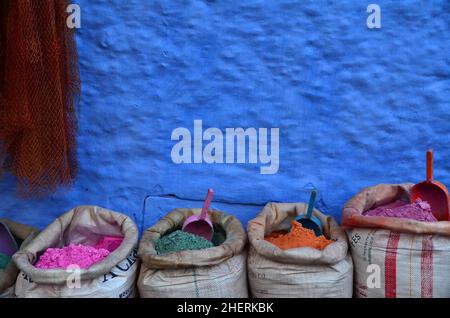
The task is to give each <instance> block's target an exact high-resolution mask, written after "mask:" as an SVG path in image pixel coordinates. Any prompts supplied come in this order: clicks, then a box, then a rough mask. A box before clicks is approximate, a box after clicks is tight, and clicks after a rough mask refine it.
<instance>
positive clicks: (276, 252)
mask: <svg viewBox="0 0 450 318" xmlns="http://www.w3.org/2000/svg"><path fill="white" fill-rule="evenodd" d="M306 210H307V204H304V203H269V204H267V205H266V206H265V207H264V209H263V210H262V212H261V213H260V214H259V215H258V216H257V217H256V218H254V219H253V220H251V221H250V222H249V223H248V226H247V230H248V235H249V240H250V250H249V255H248V259H247V270H248V276H249V283H250V290H251V294H252V296H253V297H256V298H270V297H297V298H307V297H313V298H325V297H328V298H331V297H336V298H344V297H351V296H352V281H353V265H352V260H351V257H350V255H349V253H348V245H347V238H346V236H345V233H344V231H343V230H342V229H341V228H340V227H339V225H338V224H337V223H336V221H335V220H334V219H333V218H332V217H331V216H326V215H324V214H323V213H321V212H320V211H318V210H316V209H314V211H313V215H314V216H316V217H317V218H319V220H320V221H321V223H322V224H323V228H324V229H323V233H324V236H325V237H326V238H327V239H329V240H332V242H331V243H330V244H328V245H327V246H326V247H325V248H324V249H323V250H319V249H315V248H311V247H300V248H291V249H281V248H279V247H278V246H276V245H274V244H271V243H269V242H268V241H267V240H266V239H265V237H266V236H268V235H269V234H271V233H273V232H276V231H282V230H284V231H287V230H289V229H290V228H291V226H292V221H294V220H295V219H296V218H297V217H298V215H300V214H304V213H306Z"/></svg>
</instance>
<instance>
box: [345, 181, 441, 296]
mask: <svg viewBox="0 0 450 318" xmlns="http://www.w3.org/2000/svg"><path fill="white" fill-rule="evenodd" d="M412 186H413V184H412V183H404V184H380V185H377V186H373V187H369V188H366V189H363V190H362V191H360V192H359V193H358V194H356V195H355V196H354V197H353V198H351V199H350V200H349V201H348V202H347V203H346V204H345V206H344V209H343V212H342V226H343V227H344V228H345V230H346V233H347V237H348V239H349V241H350V249H351V253H352V257H353V263H354V271H355V274H354V289H353V290H354V296H356V297H362V298H375V297H377V298H380V297H381V298H402V297H408V298H411V297H413V298H432V297H443V298H448V297H450V277H449V276H448V275H447V273H448V272H449V271H450V263H449V262H448V260H449V259H450V222H449V221H437V220H436V218H435V217H434V216H433V214H432V211H431V207H430V205H429V204H428V203H427V202H425V201H417V202H411V201H410V190H411V187H412Z"/></svg>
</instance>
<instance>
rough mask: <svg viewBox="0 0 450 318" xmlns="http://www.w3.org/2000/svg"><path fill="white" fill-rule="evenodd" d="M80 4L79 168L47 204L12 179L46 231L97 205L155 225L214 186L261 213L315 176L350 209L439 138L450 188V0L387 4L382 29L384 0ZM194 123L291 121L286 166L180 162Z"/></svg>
mask: <svg viewBox="0 0 450 318" xmlns="http://www.w3.org/2000/svg"><path fill="white" fill-rule="evenodd" d="M372 2H373V1H372ZM76 3H79V4H80V5H81V9H82V28H81V30H80V31H79V33H78V46H79V56H80V69H81V75H82V81H83V96H82V100H81V106H80V110H79V126H80V127H79V139H78V141H79V149H78V153H79V162H80V173H79V177H78V179H77V181H76V183H75V184H74V186H73V187H72V188H71V189H70V190H64V191H61V192H58V193H56V194H54V195H52V196H49V197H48V198H45V199H40V200H21V199H19V198H17V197H16V196H15V191H14V183H13V180H12V179H11V178H8V179H7V180H4V181H3V182H2V183H1V184H0V193H1V194H0V207H1V211H2V212H1V214H2V216H7V217H10V218H13V219H17V220H19V221H23V222H27V223H31V224H35V225H38V226H40V227H43V226H45V225H46V224H48V223H49V222H50V221H51V220H52V219H54V218H55V217H56V216H58V215H59V214H61V213H63V212H65V211H66V210H68V209H70V208H71V207H73V206H76V205H80V204H96V205H100V206H104V207H107V208H110V209H113V210H117V211H122V212H125V213H127V214H129V215H132V216H133V217H135V219H136V221H137V222H139V224H141V222H143V223H142V224H143V227H147V226H149V225H150V224H152V223H154V222H155V221H156V220H157V218H158V217H160V216H161V215H162V214H164V213H165V212H166V211H168V210H170V209H171V208H174V207H184V206H200V205H201V203H200V202H197V201H195V200H201V199H202V198H203V196H204V194H205V191H206V188H207V187H213V188H214V189H215V190H216V197H215V198H216V203H215V204H214V205H215V207H217V208H222V209H224V210H226V211H228V212H230V213H233V214H235V215H237V216H238V217H239V218H240V219H241V220H242V221H243V222H244V223H245V222H247V221H248V220H249V219H250V218H252V217H253V216H254V215H255V214H256V213H257V212H258V211H259V210H260V207H259V206H258V205H262V204H264V203H265V202H267V201H304V200H305V199H306V193H307V189H309V188H310V186H311V185H314V186H316V187H317V188H318V189H319V191H320V193H321V202H320V203H319V206H320V207H321V208H323V209H324V210H325V211H326V212H328V213H331V214H333V215H334V216H335V217H336V218H338V219H340V210H341V207H342V206H343V204H344V203H345V201H346V200H348V199H349V198H350V197H351V196H352V195H353V194H355V193H356V192H357V191H359V190H360V189H361V188H363V187H365V186H369V185H373V184H377V183H384V182H387V183H395V182H404V181H412V182H415V181H419V180H421V179H423V178H424V171H425V168H424V167H425V162H424V157H425V155H424V153H425V150H426V149H427V148H428V147H433V148H434V149H435V151H436V161H435V168H436V169H435V176H436V178H437V179H439V180H441V181H442V182H444V183H446V184H447V185H449V186H450V160H449V159H450V143H449V133H450V128H449V121H450V105H449V103H450V53H449V52H450V2H449V1H446V0H440V1H439V0H436V1H401V2H400V1H384V0H383V1H382V0H377V1H376V3H378V4H379V5H380V6H381V9H382V28H381V29H380V30H369V29H368V28H367V27H366V18H367V15H368V14H367V13H366V7H367V5H368V4H369V3H371V2H369V1H349V0H341V1H294V0H288V1H273V2H272V1H271V2H269V1H213V0H211V1H200V0H198V1H144V0H133V1H131V0H129V1H121V0H95V1H92V0H78V1H76ZM194 119H202V120H203V125H204V127H205V128H206V127H218V128H221V129H225V128H226V127H244V128H247V127H255V128H259V127H269V128H270V127H279V128H280V133H281V136H280V170H279V172H278V174H276V175H261V174H260V173H259V166H257V165H205V164H203V165H182V166H177V165H175V164H173V163H172V161H171V158H170V152H171V147H172V146H173V144H174V142H172V141H171V140H170V136H171V132H172V130H173V129H175V128H177V127H187V128H190V129H192V127H193V121H194ZM163 194H175V195H176V196H178V197H179V198H182V199H183V200H180V199H175V198H164V197H158V196H159V195H163ZM147 196H150V197H149V198H148V199H147V201H146V204H145V208H144V201H145V198H146V197H147ZM218 201H220V202H222V203H217V202H218Z"/></svg>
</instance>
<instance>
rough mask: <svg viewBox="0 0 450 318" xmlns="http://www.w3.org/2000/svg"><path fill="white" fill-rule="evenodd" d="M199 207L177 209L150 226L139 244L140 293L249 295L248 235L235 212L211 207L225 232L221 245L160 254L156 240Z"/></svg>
mask: <svg viewBox="0 0 450 318" xmlns="http://www.w3.org/2000/svg"><path fill="white" fill-rule="evenodd" d="M199 213H200V209H175V210H172V211H171V212H169V213H168V214H167V215H166V216H165V217H164V218H162V219H161V220H160V221H159V222H158V223H156V224H155V225H154V226H152V227H151V228H149V229H147V230H146V231H145V233H144V235H143V237H142V239H141V242H140V244H139V253H138V254H139V257H140V259H141V260H142V266H141V270H140V274H139V279H138V288H139V294H140V296H141V297H150V298H163V297H171V298H199V297H201V298H246V297H248V290H247V275H246V268H245V261H246V253H245V245H246V242H247V236H246V234H245V231H244V229H243V227H242V224H241V223H240V222H239V220H238V219H237V218H235V217H234V216H231V215H228V214H226V213H224V212H221V211H209V213H208V214H209V217H210V218H211V221H212V222H213V224H215V225H217V226H220V227H221V228H222V229H223V230H224V231H225V233H226V240H225V241H224V242H223V243H222V244H221V245H219V246H215V247H212V248H208V249H203V250H189V251H181V252H175V253H168V254H164V255H158V254H157V252H156V250H155V244H156V242H157V241H158V240H159V239H160V238H161V237H162V236H164V235H165V234H168V233H170V232H173V231H175V230H177V229H180V228H181V227H182V225H183V223H184V221H185V220H186V219H187V218H188V217H189V216H191V215H193V214H199Z"/></svg>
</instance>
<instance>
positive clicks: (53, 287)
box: [13, 206, 138, 298]
mask: <svg viewBox="0 0 450 318" xmlns="http://www.w3.org/2000/svg"><path fill="white" fill-rule="evenodd" d="M104 236H122V237H123V238H124V239H123V242H122V244H121V245H120V246H119V247H118V248H117V249H116V250H115V251H113V252H112V253H111V254H109V255H108V256H107V257H106V258H105V259H104V260H103V261H101V262H98V263H96V264H94V265H92V266H91V267H89V268H88V269H78V270H75V271H74V270H60V269H54V270H44V269H38V268H36V267H34V266H33V264H34V263H35V262H36V261H37V260H38V257H39V256H40V255H41V254H42V253H43V252H44V251H45V250H46V249H47V248H48V247H63V246H65V245H68V244H69V243H74V244H85V245H95V244H96V243H97V242H98V241H99V240H100V239H101V238H102V237H104ZM137 240H138V230H137V227H136V225H135V223H134V222H133V221H132V220H131V219H130V218H129V217H128V216H126V215H123V214H120V213H117V212H113V211H109V210H106V209H103V208H100V207H96V206H79V207H76V208H74V209H72V210H70V211H69V212H67V213H65V214H63V215H62V216H60V217H59V218H57V219H56V220H55V221H54V222H53V223H51V224H50V225H49V226H48V227H47V228H46V229H44V230H43V231H42V232H41V233H40V234H39V235H38V236H36V238H34V239H33V240H32V241H31V242H30V244H29V245H28V246H26V248H25V249H23V250H22V251H19V252H18V253H16V254H15V255H14V256H13V260H14V262H15V263H16V265H17V267H18V268H19V269H20V270H21V273H20V274H19V277H18V278H17V282H16V287H15V292H16V295H17V297H33V298H34V297H55V298H58V297H77V298H84V297H88V298H94V297H95V298H125V297H135V296H136V286H135V281H136V276H137V268H138V261H137V251H136V247H137Z"/></svg>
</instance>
